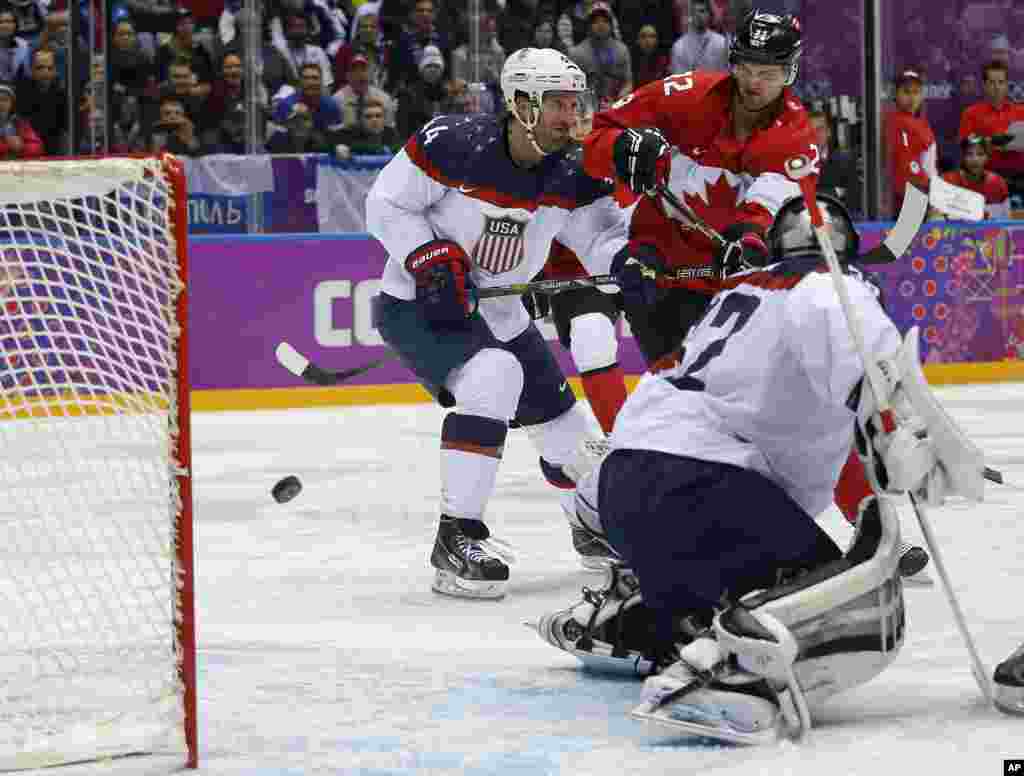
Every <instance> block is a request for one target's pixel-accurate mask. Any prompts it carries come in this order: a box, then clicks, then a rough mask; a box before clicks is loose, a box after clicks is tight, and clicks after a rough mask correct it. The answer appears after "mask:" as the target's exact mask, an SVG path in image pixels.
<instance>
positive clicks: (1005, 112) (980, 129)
mask: <svg viewBox="0 0 1024 776" xmlns="http://www.w3.org/2000/svg"><path fill="white" fill-rule="evenodd" d="M1015 121H1024V104H1021V103H1018V102H1010V101H1009V100H1003V104H1002V105H1000V106H999V107H998V108H996V107H994V106H993V105H992V103H990V102H987V101H983V102H976V103H974V105H971V106H969V107H967V108H965V109H964V112H963V114H962V115H961V116H960V133H959V136H960V137H959V139H960V140H963V139H964V138H965V137H967V136H968V135H981V136H982V137H992V136H993V135H1001V134H1003V133H1004V132H1006V130H1007V129H1008V128H1009V126H1010V124H1012V123H1014V122H1015ZM988 167H989V169H991V170H995V171H996V172H998V173H1000V174H1002V175H1024V152H1021V151H1001V150H1000V149H998V148H993V149H992V156H991V157H990V158H989V160H988Z"/></svg>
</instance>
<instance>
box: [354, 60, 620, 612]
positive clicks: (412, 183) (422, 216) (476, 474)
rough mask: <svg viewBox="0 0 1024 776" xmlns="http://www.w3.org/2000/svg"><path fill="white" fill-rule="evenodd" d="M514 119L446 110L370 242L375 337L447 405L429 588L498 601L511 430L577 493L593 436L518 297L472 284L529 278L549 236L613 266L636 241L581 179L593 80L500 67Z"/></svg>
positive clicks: (409, 158)
mask: <svg viewBox="0 0 1024 776" xmlns="http://www.w3.org/2000/svg"><path fill="white" fill-rule="evenodd" d="M501 88H502V92H503V94H504V99H505V104H506V107H507V108H508V117H507V118H498V117H496V116H493V115H472V116H441V117H438V118H435V119H434V120H432V121H431V122H429V123H428V124H427V125H426V126H424V127H423V128H422V129H421V130H420V131H419V132H417V133H416V134H415V135H414V136H413V137H412V138H411V139H410V140H409V142H408V143H407V144H406V146H405V148H404V149H403V150H402V151H401V152H399V153H398V154H397V155H396V156H395V158H394V159H393V160H392V161H391V162H390V163H389V164H388V165H387V166H386V167H385V168H384V169H383V170H382V171H381V173H380V175H379V176H378V177H377V179H376V181H375V182H374V185H373V187H372V189H371V190H370V193H369V196H368V198H367V203H366V221H367V227H368V230H369V232H370V233H371V234H372V235H373V236H374V237H375V238H377V240H379V241H380V242H381V243H382V244H383V245H384V247H385V249H386V250H387V253H388V261H387V265H386V266H385V268H384V274H383V277H382V278H381V285H380V294H379V295H378V296H377V297H376V299H375V304H374V315H375V325H376V327H377V329H378V330H379V332H380V334H381V336H382V337H383V338H384V340H385V341H386V342H387V343H388V345H390V346H391V347H392V348H393V349H394V350H395V351H396V352H397V353H398V354H399V355H400V357H401V358H402V360H403V361H404V362H405V364H406V365H407V366H408V367H409V368H410V369H412V371H413V372H415V374H416V375H417V377H418V378H419V379H420V381H421V382H422V383H423V384H424V385H425V386H426V387H427V389H428V390H430V391H431V392H432V393H433V395H434V396H435V397H437V398H438V400H439V402H440V403H441V404H442V405H444V406H454V407H455V409H454V410H453V411H452V412H451V413H450V414H448V415H447V416H446V417H445V419H444V423H443V426H442V429H441V510H440V511H441V520H440V525H439V528H438V532H437V537H436V540H435V543H434V549H433V552H432V554H431V559H430V560H431V564H432V565H433V567H434V568H435V570H436V573H435V578H434V584H433V587H434V589H435V590H437V591H438V592H442V593H447V594H450V595H455V596H463V597H476V598H500V597H501V596H503V595H504V594H505V590H506V584H507V580H508V576H509V569H508V565H507V564H506V563H505V561H504V560H503V559H502V557H501V554H500V552H498V551H496V550H495V544H494V541H493V538H491V537H490V531H489V529H488V528H487V526H486V525H485V523H484V516H485V515H484V513H485V508H486V505H487V501H488V498H489V497H490V494H491V491H492V489H493V488H494V484H495V479H496V476H497V471H498V466H499V463H500V460H501V455H502V448H503V445H504V443H505V436H506V432H507V429H508V424H509V421H510V420H515V421H516V423H518V424H519V425H520V426H523V427H524V428H525V429H526V431H527V433H528V435H529V437H530V439H531V440H532V441H533V443H534V445H535V446H536V448H537V450H538V452H539V453H540V464H541V469H542V471H543V472H544V474H545V476H546V477H547V478H548V480H549V481H551V482H552V483H553V484H555V485H558V486H560V487H565V488H572V487H573V483H574V479H575V474H574V472H576V471H578V467H577V466H575V465H574V460H575V459H576V458H577V450H579V449H580V445H581V443H582V442H583V441H584V440H585V438H587V437H594V438H597V437H599V436H600V432H599V429H597V428H596V426H593V424H592V421H591V420H590V419H589V418H588V416H587V415H586V414H585V413H584V412H583V411H582V409H581V408H580V407H578V406H576V403H575V397H574V396H573V392H572V390H571V389H570V388H569V386H568V384H567V383H566V380H565V376H564V375H563V374H562V372H561V370H560V368H559V367H558V365H557V363H556V362H555V360H554V357H553V356H552V354H551V352H550V350H549V348H548V347H547V344H546V343H545V342H544V340H543V338H542V337H541V335H540V333H539V331H538V330H537V327H536V326H535V325H534V324H533V322H532V321H531V320H530V317H529V316H528V314H527V313H526V310H525V309H524V307H523V304H522V301H521V298H520V297H518V296H508V297H498V298H487V299H483V300H479V304H478V300H477V298H476V296H475V295H474V289H475V288H487V287H491V286H497V285H506V284H511V283H520V282H526V281H529V280H530V279H531V278H533V276H534V275H536V274H537V273H538V272H539V271H540V269H541V267H543V266H544V262H545V261H546V259H547V256H548V251H549V249H550V246H551V242H552V240H553V239H556V238H557V239H558V241H559V242H561V243H562V244H563V245H566V246H568V247H569V248H571V249H572V250H573V251H575V253H576V254H577V255H578V256H582V257H585V258H586V259H587V261H588V263H591V264H593V269H592V271H594V272H595V273H602V272H607V271H608V267H609V266H610V265H611V261H612V258H613V256H614V254H615V253H616V252H617V251H618V250H619V249H621V248H622V247H623V246H624V245H625V244H626V223H625V219H624V216H623V213H622V211H621V210H620V209H619V208H618V207H617V206H616V204H615V203H614V201H613V200H612V198H611V196H610V194H611V187H610V186H609V185H608V184H606V183H605V182H603V181H598V180H595V179H592V178H590V177H588V176H587V175H586V174H585V173H584V172H583V171H582V169H581V166H580V160H579V150H578V149H575V150H574V151H572V152H570V145H569V144H570V141H571V135H570V132H571V130H572V128H573V127H574V126H575V124H576V121H577V116H578V113H579V110H580V104H579V101H580V97H581V95H582V93H583V91H584V89H585V88H586V77H585V76H584V74H583V72H582V71H581V70H580V69H579V67H577V66H576V65H575V64H573V63H572V61H570V60H569V59H567V58H566V57H565V56H563V55H562V54H560V53H558V52H557V51H554V50H551V49H522V50H520V51H517V52H515V53H514V54H512V55H511V56H510V57H509V58H508V59H507V60H506V62H505V66H504V68H503V70H502V74H501Z"/></svg>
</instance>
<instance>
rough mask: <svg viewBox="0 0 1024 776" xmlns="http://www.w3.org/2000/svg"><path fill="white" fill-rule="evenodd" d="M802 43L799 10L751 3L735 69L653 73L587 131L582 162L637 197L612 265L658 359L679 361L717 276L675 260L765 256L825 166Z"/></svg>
mask: <svg viewBox="0 0 1024 776" xmlns="http://www.w3.org/2000/svg"><path fill="white" fill-rule="evenodd" d="M800 51H801V32H800V24H799V22H798V21H797V20H796V19H795V18H794V17H792V16H776V15H774V14H769V13H763V12H761V11H757V10H754V11H751V12H750V13H748V14H747V16H746V17H745V18H744V20H743V22H742V24H741V25H740V27H739V29H738V30H737V33H736V37H735V39H734V40H733V43H732V46H731V47H730V51H729V61H730V64H731V66H732V72H731V73H719V72H702V71H693V72H688V73H677V74H675V75H671V76H669V77H667V78H664V79H662V80H660V81H654V82H652V83H650V84H648V85H646V86H644V87H643V88H641V89H638V90H637V91H635V92H633V93H632V94H630V95H629V96H627V97H625V98H623V99H622V100H620V101H619V102H617V103H616V104H615V105H613V106H612V108H611V109H609V110H607V111H604V112H602V113H599V114H598V115H597V117H596V118H595V121H594V131H593V132H592V133H591V134H590V136H589V137H588V138H587V139H586V140H585V141H584V167H585V169H586V171H587V172H588V173H590V174H591V175H593V176H595V177H602V178H609V179H612V178H614V179H615V180H616V183H617V184H618V186H617V192H616V196H617V198H618V200H619V202H620V204H622V205H624V206H631V205H633V203H637V204H636V205H635V210H634V211H633V213H632V217H631V224H630V242H629V245H628V246H627V247H626V248H624V249H623V250H622V251H621V252H620V253H619V254H618V255H617V256H616V259H615V261H614V262H613V264H612V272H613V273H614V274H616V275H618V277H619V279H620V281H621V283H620V285H621V288H622V291H623V295H624V304H625V313H626V317H627V319H628V320H629V323H630V326H631V328H632V329H633V334H634V336H635V337H636V339H637V342H638V344H639V346H640V349H641V351H642V352H643V354H644V356H645V358H646V359H647V362H648V363H649V364H650V365H652V366H653V367H654V368H656V369H657V368H662V367H665V366H671V364H672V363H674V361H675V360H676V358H677V356H678V348H679V344H680V342H681V341H682V338H683V336H684V335H685V333H686V331H687V330H688V329H689V328H690V327H691V326H692V325H693V323H694V322H695V321H696V320H697V319H699V318H700V316H701V315H702V314H703V312H704V310H705V309H707V305H708V300H709V298H710V295H711V294H713V293H714V292H715V291H716V290H717V289H718V288H719V281H718V280H716V279H711V280H692V281H686V282H685V283H679V282H678V281H673V286H676V285H678V286H679V287H673V288H671V289H665V288H659V287H658V281H657V280H656V278H655V275H656V274H657V273H658V272H659V271H660V270H664V269H666V268H676V267H691V266H707V265H712V264H718V265H721V266H725V265H727V264H732V265H742V264H744V263H755V264H757V263H763V261H764V256H765V253H766V248H765V244H764V239H763V237H764V234H765V232H766V231H767V229H768V228H769V227H770V226H771V223H772V219H773V218H774V216H775V213H776V211H777V210H778V208H779V206H780V205H781V204H782V202H783V201H784V200H786V199H787V198H789V197H792V196H795V195H797V194H799V193H800V189H799V186H798V185H797V183H796V182H795V180H796V179H797V178H799V177H805V176H807V175H815V176H816V175H817V174H818V172H819V169H818V165H819V158H820V156H819V151H818V147H817V145H816V135H815V133H814V129H813V127H812V126H811V124H810V122H809V120H808V118H807V113H806V111H805V110H804V108H803V106H802V105H801V103H800V101H799V100H798V99H797V98H796V97H795V96H794V95H793V93H792V91H791V90H790V89H789V88H788V87H789V86H790V85H791V84H792V83H793V81H794V80H795V78H796V74H797V69H798V61H799V58H800ZM662 184H664V185H667V187H668V188H669V189H670V190H671V191H672V193H674V194H675V195H676V196H677V197H679V198H680V199H683V200H684V201H685V202H686V203H687V204H688V205H689V206H690V207H691V208H692V209H693V210H694V212H695V213H696V214H697V215H698V216H699V217H700V218H702V219H703V220H704V221H705V222H706V223H708V224H709V225H710V226H712V227H714V228H715V229H717V230H718V231H720V232H721V233H722V234H723V235H724V236H725V237H726V239H727V240H728V241H729V246H728V247H727V248H726V249H724V250H723V249H717V250H716V248H715V247H714V246H713V245H712V243H711V242H710V241H709V240H708V239H707V238H705V237H704V236H703V235H701V234H700V232H697V231H694V230H693V229H691V228H688V227H687V226H686V225H685V224H684V223H683V222H682V221H681V220H679V218H678V216H677V215H676V214H675V212H674V211H673V210H671V209H666V206H665V205H664V204H663V203H662V201H661V200H660V198H659V197H657V196H656V187H657V186H659V185H662Z"/></svg>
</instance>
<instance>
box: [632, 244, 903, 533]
mask: <svg viewBox="0 0 1024 776" xmlns="http://www.w3.org/2000/svg"><path fill="white" fill-rule="evenodd" d="M846 277H847V280H846V282H847V287H848V289H849V292H850V298H851V301H852V303H853V306H854V309H855V310H856V313H857V315H858V317H859V319H860V321H861V325H862V327H863V329H864V337H865V347H866V349H867V351H868V354H869V357H870V358H872V359H874V360H875V361H878V360H881V359H883V358H885V357H889V356H892V355H893V354H894V353H895V352H896V351H897V350H898V349H899V347H900V336H899V332H898V331H897V330H896V327H895V326H894V325H893V323H892V321H890V320H889V318H888V316H886V314H885V312H884V311H883V310H882V308H881V306H880V305H879V304H878V302H877V300H876V297H875V293H874V289H872V288H871V286H869V285H868V284H867V283H866V282H865V281H863V280H861V279H859V278H857V277H854V276H851V275H847V276H846ZM683 345H684V355H683V359H682V362H681V363H680V364H679V365H678V366H676V367H675V368H674V369H670V370H666V371H664V372H660V373H659V374H657V375H651V374H648V375H645V376H644V377H643V379H642V380H641V381H640V383H639V385H638V386H637V388H636V390H635V391H634V392H633V393H632V395H630V397H629V398H628V399H627V401H626V403H625V405H624V406H623V407H622V410H621V411H620V412H619V415H618V417H617V418H616V421H615V428H614V430H613V432H612V446H613V447H614V448H616V449H618V448H627V449H645V450H658V451H661V452H665V453H671V454H674V455H681V456H687V457H690V458H698V459H702V460H708V461H721V462H723V463H729V464H734V465H736V466H742V467H744V468H747V469H754V470H756V471H759V472H761V473H762V474H764V475H765V476H766V477H768V478H769V479H771V480H773V481H774V482H776V483H777V484H778V485H780V486H781V487H782V488H783V489H784V490H785V491H786V492H787V493H788V494H789V496H790V497H791V498H792V499H793V500H794V501H795V502H796V503H798V504H799V505H800V506H801V507H803V508H804V509H805V510H806V511H807V512H808V514H811V515H818V514H819V513H820V512H822V511H823V510H825V509H826V508H827V507H828V506H829V504H830V503H831V502H832V493H833V489H834V487H835V483H836V481H837V479H838V477H839V472H840V470H841V469H842V466H843V463H844V462H845V461H846V459H847V457H848V456H849V453H850V449H851V445H852V443H853V424H854V419H855V415H854V411H853V410H851V409H850V408H849V407H848V406H847V402H848V399H849V397H850V394H851V391H852V390H853V388H854V386H855V385H856V384H857V382H858V381H859V380H860V379H861V378H862V377H863V375H864V367H863V364H862V362H861V359H860V355H859V354H858V352H857V350H856V347H855V345H854V343H853V339H852V337H851V336H850V331H849V328H848V326H847V322H846V317H845V316H844V315H843V311H842V308H841V307H840V304H839V298H838V296H837V295H836V292H835V288H834V286H833V285H832V280H831V277H830V276H829V274H828V271H827V269H825V267H824V264H823V262H821V261H819V260H817V259H807V260H802V259H798V260H793V261H788V262H786V263H785V264H777V265H774V266H772V267H767V268H765V269H763V270H757V271H752V272H749V273H746V274H743V275H738V276H735V277H732V278H729V279H728V280H726V281H725V290H723V291H722V292H721V293H719V294H718V295H717V296H715V298H714V300H713V301H712V303H711V306H710V308H709V309H708V311H707V313H706V314H705V315H704V317H703V318H702V319H701V321H700V322H699V324H698V325H696V326H694V327H693V328H692V329H691V330H690V332H689V334H688V335H687V337H686V340H685V341H684V343H683Z"/></svg>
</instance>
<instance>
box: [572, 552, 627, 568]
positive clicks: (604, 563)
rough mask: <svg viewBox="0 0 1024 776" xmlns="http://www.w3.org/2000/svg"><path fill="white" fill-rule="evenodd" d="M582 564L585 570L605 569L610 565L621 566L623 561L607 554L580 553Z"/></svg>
mask: <svg viewBox="0 0 1024 776" xmlns="http://www.w3.org/2000/svg"><path fill="white" fill-rule="evenodd" d="M579 559H580V566H582V567H583V569H584V570H585V571H604V570H605V569H607V568H608V567H609V566H621V565H622V561H621V560H616V559H615V558H609V557H608V556H606V555H589V556H588V555H580V556H579Z"/></svg>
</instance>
